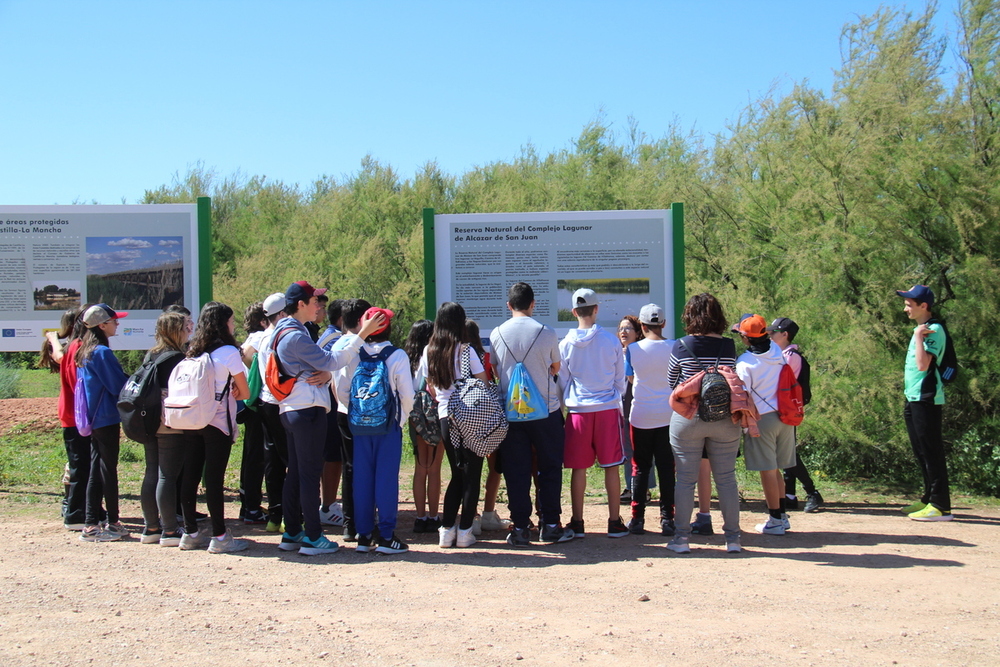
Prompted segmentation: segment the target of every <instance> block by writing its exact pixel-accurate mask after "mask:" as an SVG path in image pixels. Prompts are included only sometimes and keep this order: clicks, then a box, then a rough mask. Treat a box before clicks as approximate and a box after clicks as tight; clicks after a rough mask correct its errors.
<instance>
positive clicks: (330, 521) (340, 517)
mask: <svg viewBox="0 0 1000 667" xmlns="http://www.w3.org/2000/svg"><path fill="white" fill-rule="evenodd" d="M319 522H320V523H321V524H323V525H324V526H343V525H344V507H343V505H341V504H340V503H330V507H329V508H327V509H325V510H324V509H323V506H322V505H320V506H319Z"/></svg>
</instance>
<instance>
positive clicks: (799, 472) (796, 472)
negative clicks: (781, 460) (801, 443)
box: [782, 449, 816, 496]
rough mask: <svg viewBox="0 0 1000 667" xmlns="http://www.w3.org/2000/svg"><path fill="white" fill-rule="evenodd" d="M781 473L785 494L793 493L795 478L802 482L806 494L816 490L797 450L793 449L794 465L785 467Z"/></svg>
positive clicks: (790, 494) (792, 494) (791, 494)
mask: <svg viewBox="0 0 1000 667" xmlns="http://www.w3.org/2000/svg"><path fill="white" fill-rule="evenodd" d="M782 474H783V475H784V477H785V494H786V495H789V496H794V495H795V480H799V481H800V482H802V488H803V489H805V492H806V494H810V493H815V492H816V485H815V484H813V480H812V477H811V476H810V475H809V470H808V469H807V468H806V464H805V463H803V462H802V457H801V456H799V450H797V449H796V450H795V465H794V466H792V467H791V468H785V469H784V471H782Z"/></svg>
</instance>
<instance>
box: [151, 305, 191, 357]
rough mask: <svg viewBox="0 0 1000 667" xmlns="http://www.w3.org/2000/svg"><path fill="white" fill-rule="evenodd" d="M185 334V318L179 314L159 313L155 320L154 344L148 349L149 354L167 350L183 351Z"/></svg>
mask: <svg viewBox="0 0 1000 667" xmlns="http://www.w3.org/2000/svg"><path fill="white" fill-rule="evenodd" d="M186 333H187V321H186V318H185V317H184V316H183V315H181V314H180V313H160V316H159V317H158V318H156V334H155V335H156V343H154V344H153V347H151V348H150V349H149V353H150V354H154V353H156V352H165V351H167V350H177V351H178V352H183V351H184V343H185V342H186V341H185V340H184V336H185V334H186Z"/></svg>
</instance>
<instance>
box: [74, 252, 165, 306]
mask: <svg viewBox="0 0 1000 667" xmlns="http://www.w3.org/2000/svg"><path fill="white" fill-rule="evenodd" d="M86 300H87V301H88V302H90V303H107V304H109V305H111V306H112V307H114V308H118V309H121V310H161V309H163V308H166V307H167V306H170V305H174V304H179V305H184V239H183V238H182V237H180V236H125V237H122V236H88V237H87V291H86Z"/></svg>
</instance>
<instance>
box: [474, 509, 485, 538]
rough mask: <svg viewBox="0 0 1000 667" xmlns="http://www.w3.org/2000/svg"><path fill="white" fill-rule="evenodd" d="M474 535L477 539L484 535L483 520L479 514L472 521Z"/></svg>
mask: <svg viewBox="0 0 1000 667" xmlns="http://www.w3.org/2000/svg"><path fill="white" fill-rule="evenodd" d="M472 534H473V535H475V536H476V537H479V536H480V535H482V534H483V518H482V517H481V516H479V515H478V514H477V515H476V516H475V518H474V519H473V520H472Z"/></svg>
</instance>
